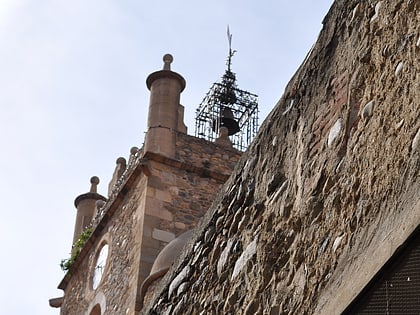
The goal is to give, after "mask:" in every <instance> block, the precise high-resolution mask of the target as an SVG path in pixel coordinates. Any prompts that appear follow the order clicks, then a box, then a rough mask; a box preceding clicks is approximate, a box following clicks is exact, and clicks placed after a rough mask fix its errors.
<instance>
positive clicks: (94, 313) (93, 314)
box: [89, 304, 101, 315]
mask: <svg viewBox="0 0 420 315" xmlns="http://www.w3.org/2000/svg"><path fill="white" fill-rule="evenodd" d="M89 315H101V306H100V305H99V304H96V305H95V306H94V307H93V308H92V310H91V311H90V313H89Z"/></svg>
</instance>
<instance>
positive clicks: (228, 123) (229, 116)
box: [213, 107, 240, 136]
mask: <svg viewBox="0 0 420 315" xmlns="http://www.w3.org/2000/svg"><path fill="white" fill-rule="evenodd" d="M220 127H226V128H227V129H228V135H229V136H231V135H234V134H235V133H237V132H238V131H239V130H240V128H239V123H238V122H237V121H236V120H235V117H233V113H232V110H231V109H230V108H229V107H224V108H223V110H222V112H221V114H220V118H219V128H220ZM216 129H217V124H216V120H214V121H213V131H214V132H216V131H217V130H216Z"/></svg>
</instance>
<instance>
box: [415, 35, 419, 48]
mask: <svg viewBox="0 0 420 315" xmlns="http://www.w3.org/2000/svg"><path fill="white" fill-rule="evenodd" d="M416 46H417V47H420V35H419V38H418V39H417V44H416Z"/></svg>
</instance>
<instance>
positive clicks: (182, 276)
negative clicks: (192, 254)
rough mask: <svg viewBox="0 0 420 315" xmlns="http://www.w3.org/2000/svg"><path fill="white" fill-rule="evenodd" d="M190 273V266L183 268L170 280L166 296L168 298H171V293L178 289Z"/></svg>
mask: <svg viewBox="0 0 420 315" xmlns="http://www.w3.org/2000/svg"><path fill="white" fill-rule="evenodd" d="M189 273H190V266H188V265H187V266H185V267H184V269H182V270H181V272H180V273H179V274H178V275H177V276H176V277H175V278H174V280H172V282H171V284H170V285H169V289H168V295H169V297H171V296H172V293H173V292H174V291H175V290H176V289H177V288H178V286H179V285H180V284H181V283H182V282H184V280H185V278H187V277H188V275H189Z"/></svg>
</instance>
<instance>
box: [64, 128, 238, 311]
mask: <svg viewBox="0 0 420 315" xmlns="http://www.w3.org/2000/svg"><path fill="white" fill-rule="evenodd" d="M175 138H176V139H177V141H176V149H177V151H176V154H177V156H176V158H175V159H171V158H168V157H165V156H162V155H159V154H154V153H151V152H143V150H138V149H135V150H132V152H131V156H130V158H129V163H128V165H125V160H124V168H125V169H120V167H121V165H120V164H118V163H117V170H116V175H115V176H114V177H115V178H113V180H112V183H113V186H112V187H111V190H110V191H111V194H110V196H109V200H108V201H107V203H106V204H105V205H104V206H103V208H102V209H101V210H100V211H99V214H98V217H96V219H95V221H94V222H93V227H94V230H93V234H92V236H91V237H90V238H89V240H88V241H87V243H86V244H85V245H84V247H83V249H82V250H81V252H80V254H79V255H78V257H77V259H76V260H75V262H74V264H73V265H72V266H71V268H70V270H69V272H68V273H67V274H66V275H65V277H64V279H63V280H62V282H61V283H60V285H59V288H61V289H63V290H64V291H65V294H64V301H63V304H62V307H61V314H62V315H73V314H90V310H92V309H93V307H94V306H95V305H100V307H101V311H102V312H104V311H105V312H106V314H118V315H119V314H136V312H137V311H138V309H139V308H140V305H141V301H140V300H141V297H140V292H139V291H140V287H141V285H142V283H143V281H144V279H145V278H146V277H147V276H148V275H149V273H150V269H151V267H152V265H153V263H154V260H155V258H156V256H157V255H158V254H159V252H160V251H161V250H162V248H164V246H165V245H166V244H168V243H169V242H170V241H171V240H173V239H174V238H175V237H176V236H178V235H179V234H181V233H182V232H184V231H186V230H189V229H192V228H193V227H195V226H196V224H197V222H198V220H199V218H201V217H202V216H203V215H204V213H205V212H206V211H207V209H208V208H209V206H210V205H211V203H212V201H213V199H214V197H215V194H216V192H217V191H218V190H219V189H220V186H221V185H222V184H223V183H224V182H225V181H226V179H227V178H228V176H229V175H230V173H231V172H232V169H233V167H234V165H236V163H237V161H238V159H239V157H240V154H241V153H240V152H239V151H237V150H235V149H232V148H225V147H221V146H218V145H215V144H214V143H209V142H207V141H205V140H202V139H197V138H195V137H191V136H188V135H185V134H182V133H178V132H177V133H176V137H175ZM119 160H120V161H121V159H119ZM105 242H106V243H107V244H108V245H109V254H108V261H107V267H106V268H105V270H104V275H103V278H102V280H101V282H100V284H99V286H98V288H96V289H94V288H93V286H92V276H93V272H94V268H95V266H94V264H95V262H96V257H97V256H98V253H99V251H100V249H101V246H102V245H103V244H104V243H105Z"/></svg>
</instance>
